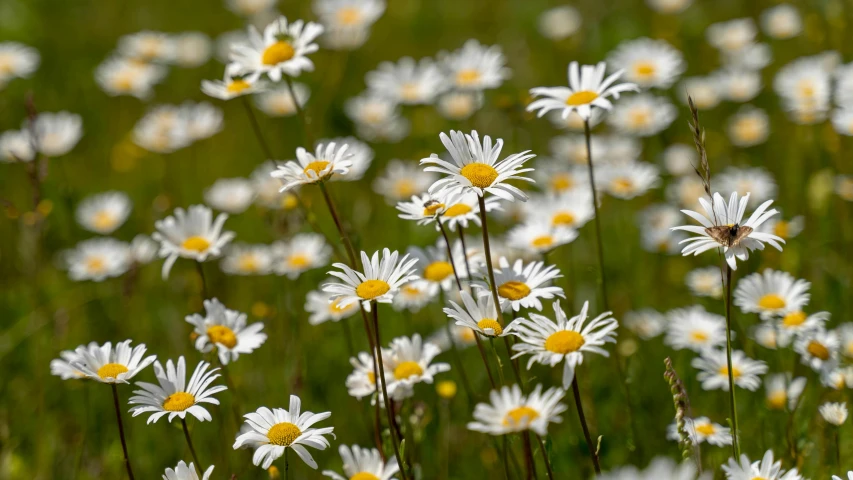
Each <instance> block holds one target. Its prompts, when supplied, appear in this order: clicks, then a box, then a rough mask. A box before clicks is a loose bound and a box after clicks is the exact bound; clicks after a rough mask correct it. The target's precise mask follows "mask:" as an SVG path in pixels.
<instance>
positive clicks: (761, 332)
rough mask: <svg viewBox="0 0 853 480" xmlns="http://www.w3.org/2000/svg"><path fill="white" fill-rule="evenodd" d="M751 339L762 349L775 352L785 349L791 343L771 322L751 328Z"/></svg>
mask: <svg viewBox="0 0 853 480" xmlns="http://www.w3.org/2000/svg"><path fill="white" fill-rule="evenodd" d="M751 331H752V332H751V333H752V339H753V340H755V343H757V344H759V345H761V346H762V347H764V348H769V349H771V350H776V349H777V348H782V347H787V346H788V345H789V344H790V343H791V337H790V336H788V335H784V334H783V333H782V332H780V331H779V329H778V328H777V326H776V325H775V324H773V323H772V322H762V323H759V324H758V325H754V326H753V327H752V328H751Z"/></svg>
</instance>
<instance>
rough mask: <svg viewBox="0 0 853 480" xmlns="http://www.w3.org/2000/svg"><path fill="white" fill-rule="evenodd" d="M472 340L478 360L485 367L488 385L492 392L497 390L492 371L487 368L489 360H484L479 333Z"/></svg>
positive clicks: (484, 350) (484, 353) (484, 355)
mask: <svg viewBox="0 0 853 480" xmlns="http://www.w3.org/2000/svg"><path fill="white" fill-rule="evenodd" d="M474 340H476V341H477V350H479V351H480V358H482V359H483V365H485V367H486V374H488V376H489V384H491V386H492V390H497V388H498V385H497V384H496V383H495V377H493V376H492V369H491V368H489V360H488V359H487V358H486V349H485V348H483V342H482V341H480V334H479V333H475V334H474ZM450 341H451V342H452V341H453V339H452V338H451V339H450Z"/></svg>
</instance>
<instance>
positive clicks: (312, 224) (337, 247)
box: [290, 190, 344, 260]
mask: <svg viewBox="0 0 853 480" xmlns="http://www.w3.org/2000/svg"><path fill="white" fill-rule="evenodd" d="M290 194H291V195H293V198H295V199H296V204H297V205H299V209H300V210H302V218H304V219H305V222H306V223H308V226H310V227H311V230H314V231H315V232H316V233H319V234H320V235H322V236H323V238H325V239H326V243H328V244H329V245H331V246H332V249H333V250H334V251H335V256H337V257H338V258H340V259H341V260H343V259H344V255H343V253H341V247H340V245H338V242H333V241H331V240H330V239H329V236H328V235H327V234H326V232H325V231H324V230H323V229H322V228H320V226H319V225H317V222H315V221H314V216H313V215H312V214H311V210H309V209H308V205H306V204H305V202H304V201H303V200H302V197H300V196H299V194H298V193H296V191H294V190H291V191H290Z"/></svg>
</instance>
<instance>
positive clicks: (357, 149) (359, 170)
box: [318, 137, 374, 182]
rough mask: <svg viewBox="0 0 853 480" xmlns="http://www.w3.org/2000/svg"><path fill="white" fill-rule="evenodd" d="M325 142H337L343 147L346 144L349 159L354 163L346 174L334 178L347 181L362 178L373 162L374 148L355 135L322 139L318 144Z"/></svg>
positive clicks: (333, 178)
mask: <svg viewBox="0 0 853 480" xmlns="http://www.w3.org/2000/svg"><path fill="white" fill-rule="evenodd" d="M323 143H325V144H328V145H331V144H333V143H335V144H338V145H340V146H341V147H344V146H346V147H347V155H348V157H347V159H348V160H349V161H350V162H352V165H350V167H349V171H348V172H347V174H346V175H343V176H341V175H338V176H332V177H331V179H332V180H341V181H345V182H355V181H357V180H361V178H362V177H363V176H364V174H365V172H367V169H368V168H370V164H371V163H372V162H373V155H374V153H373V149H372V148H370V145H368V144H366V143H364V142H362V141H361V140H359V139H357V138H355V137H338V138H333V139H331V140H320V142H319V143H318V146H319V145H320V144H323Z"/></svg>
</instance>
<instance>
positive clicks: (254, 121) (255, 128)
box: [240, 95, 275, 160]
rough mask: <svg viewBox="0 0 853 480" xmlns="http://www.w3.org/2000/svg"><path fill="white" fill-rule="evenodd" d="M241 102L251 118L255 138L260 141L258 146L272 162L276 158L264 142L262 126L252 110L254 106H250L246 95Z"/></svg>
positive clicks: (241, 98)
mask: <svg viewBox="0 0 853 480" xmlns="http://www.w3.org/2000/svg"><path fill="white" fill-rule="evenodd" d="M240 100H242V101H243V107H245V109H246V115H247V116H248V117H249V123H251V124H252V130H253V131H254V132H255V138H257V139H258V144H259V145H260V146H261V150H262V151H263V152H264V155H266V157H267V160H272V159H273V158H275V157H274V156H273V154H272V150H270V147H269V145H267V141H266V140H264V134H263V133H261V125H260V124H259V123H258V119H257V118H256V117H255V112H254V111H253V110H252V105H250V104H249V100H248V99H247V98H246V96H245V95H243V96H242V97H240Z"/></svg>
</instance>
